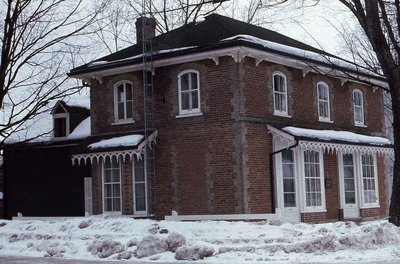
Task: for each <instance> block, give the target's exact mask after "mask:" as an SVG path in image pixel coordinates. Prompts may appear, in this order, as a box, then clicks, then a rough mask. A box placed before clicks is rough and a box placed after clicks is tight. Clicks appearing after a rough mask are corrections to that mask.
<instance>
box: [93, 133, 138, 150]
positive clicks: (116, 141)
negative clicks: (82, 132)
mask: <svg viewBox="0 0 400 264" xmlns="http://www.w3.org/2000/svg"><path fill="white" fill-rule="evenodd" d="M143 138H144V137H143V135H128V136H122V137H115V138H110V139H103V140H101V141H99V142H95V143H93V144H90V145H89V148H91V149H99V148H112V147H134V146H136V145H137V144H139V143H140V141H142V140H143Z"/></svg>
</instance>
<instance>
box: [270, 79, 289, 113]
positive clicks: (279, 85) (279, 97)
mask: <svg viewBox="0 0 400 264" xmlns="http://www.w3.org/2000/svg"><path fill="white" fill-rule="evenodd" d="M272 79H273V89H274V114H275V115H288V107H287V83H286V76H285V75H284V74H283V73H281V72H275V73H273V74H272Z"/></svg>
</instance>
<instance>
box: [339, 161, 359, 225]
mask: <svg viewBox="0 0 400 264" xmlns="http://www.w3.org/2000/svg"><path fill="white" fill-rule="evenodd" d="M341 167H342V168H341V188H340V189H341V197H342V207H343V218H344V219H354V218H358V217H360V208H359V204H358V193H357V190H358V188H357V185H358V182H357V178H356V173H355V165H354V156H353V154H343V155H342V162H341Z"/></svg>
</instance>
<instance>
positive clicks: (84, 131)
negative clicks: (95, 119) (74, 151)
mask: <svg viewBox="0 0 400 264" xmlns="http://www.w3.org/2000/svg"><path fill="white" fill-rule="evenodd" d="M90 124H91V122H90V116H89V117H88V118H86V119H85V120H83V121H82V122H81V123H80V124H79V125H78V126H77V127H76V128H75V129H74V131H72V133H71V134H69V136H68V138H67V140H75V139H82V138H87V137H88V136H90V135H91V133H90V132H91V130H90Z"/></svg>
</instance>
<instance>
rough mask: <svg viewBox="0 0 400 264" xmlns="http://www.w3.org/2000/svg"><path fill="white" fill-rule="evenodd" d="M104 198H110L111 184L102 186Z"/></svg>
mask: <svg viewBox="0 0 400 264" xmlns="http://www.w3.org/2000/svg"><path fill="white" fill-rule="evenodd" d="M104 197H112V193H111V184H107V185H104Z"/></svg>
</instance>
